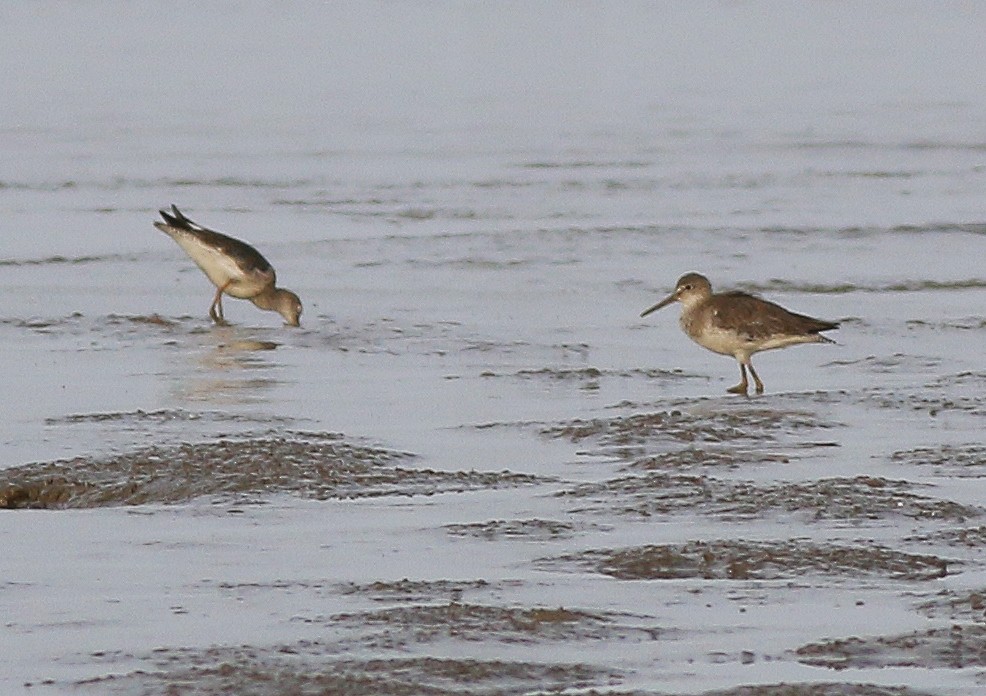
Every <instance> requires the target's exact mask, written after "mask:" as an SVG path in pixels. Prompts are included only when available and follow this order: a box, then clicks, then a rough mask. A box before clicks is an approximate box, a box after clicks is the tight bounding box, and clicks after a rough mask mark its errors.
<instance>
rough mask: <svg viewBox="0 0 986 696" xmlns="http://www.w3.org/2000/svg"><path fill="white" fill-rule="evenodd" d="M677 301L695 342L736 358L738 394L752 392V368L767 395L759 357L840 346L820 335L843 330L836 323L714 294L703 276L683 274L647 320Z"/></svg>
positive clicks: (739, 294)
mask: <svg viewBox="0 0 986 696" xmlns="http://www.w3.org/2000/svg"><path fill="white" fill-rule="evenodd" d="M672 302H680V303H681V304H682V310H681V318H680V319H679V320H678V321H679V323H680V324H681V329H682V331H684V332H685V333H686V334H688V337H689V338H690V339H692V340H693V341H695V343H697V344H699V345H700V346H702V347H703V348H708V349H709V350H711V351H712V352H713V353H719V354H720V355H732V356H733V357H734V358H736V361H737V362H738V363H739V367H740V383H739V384H737V385H736V386H735V387H730V388H729V389H728V390H727V391H730V392H732V393H734V394H746V393H747V387H748V382H747V381H746V370H747V368H749V370H750V375H751V376H752V377H753V382H754V384H756V389H757V394H762V393H763V382H761V381H760V377H759V376H758V375H757V373H756V370H754V369H753V363H752V362H750V357H751V356H752V355H753V354H754V353H759V352H760V351H762V350H772V349H774V348H786V347H787V346H793V345H797V344H799V343H835V341H833V340H831V339H829V338H826V337H825V336H823V335H822V334H821V332H822V331H829V330H831V329H837V328H839V324H838V323H836V322H833V321H824V320H822V319H815V318H814V317H808V316H805V315H804V314H795V313H794V312H789V311H787V310H786V309H784V308H783V307H781V306H780V305H776V304H774V303H773V302H768V301H767V300H762V299H760V298H759V297H754V296H753V295H748V294H747V293H745V292H720V293H713V292H712V285H711V284H710V283H709V280H708V278H706V277H705V276H703V275H699V274H698V273H686V274H685V275H683V276H681V278H679V279H678V284H677V285H675V288H674V292H672V293H671V294H670V295H668V296H667V297H665V298H664V299H663V300H661V301H660V302H658V303H657V304H656V305H654V306H653V307H650V308H648V309H646V310H644V311H643V312H642V313H641V315H640V316H642V317H646V316H647V315H648V314H650V313H651V312H654V311H657V310H658V309H660V308H661V307H665V306H667V305H669V304H671V303H672Z"/></svg>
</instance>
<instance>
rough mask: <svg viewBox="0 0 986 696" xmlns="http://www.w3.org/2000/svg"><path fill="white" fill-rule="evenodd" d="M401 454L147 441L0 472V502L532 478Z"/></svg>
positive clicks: (331, 439)
mask: <svg viewBox="0 0 986 696" xmlns="http://www.w3.org/2000/svg"><path fill="white" fill-rule="evenodd" d="M411 459H413V455H411V454H409V453H407V452H398V451H395V450H388V449H382V448H379V447H370V446H366V445H362V444H354V443H350V442H346V441H345V440H343V439H342V436H340V435H337V434H331V433H290V434H288V435H285V436H277V437H273V436H265V437H259V438H243V439H220V440H217V441H213V442H206V443H199V444H188V443H186V444H181V445H178V446H174V447H157V446H155V447H149V448H146V449H141V450H137V451H135V452H131V453H125V454H118V455H112V456H107V457H101V458H100V457H94V458H89V457H77V458H75V459H69V460H59V461H54V462H46V463H38V464H27V465H23V466H17V467H13V468H10V469H4V470H0V508H94V507H107V506H119V505H145V504H162V503H165V504H169V503H183V502H187V501H190V500H192V499H195V498H199V497H203V496H210V497H213V498H215V499H217V502H227V501H228V502H237V503H251V502H252V503H257V502H262V500H263V498H266V497H269V496H272V495H276V494H291V495H297V496H300V497H304V498H314V499H316V500H327V499H348V498H366V497H378V496H416V495H432V494H436V493H450V492H463V491H470V490H480V489H491V488H503V487H512V486H522V485H530V484H534V483H538V482H540V480H541V479H539V478H538V477H535V476H529V475H525V474H515V473H511V472H506V471H504V472H478V471H451V472H450V471H433V470H430V469H413V468H406V467H402V466H398V464H400V463H403V462H407V461H409V460H411Z"/></svg>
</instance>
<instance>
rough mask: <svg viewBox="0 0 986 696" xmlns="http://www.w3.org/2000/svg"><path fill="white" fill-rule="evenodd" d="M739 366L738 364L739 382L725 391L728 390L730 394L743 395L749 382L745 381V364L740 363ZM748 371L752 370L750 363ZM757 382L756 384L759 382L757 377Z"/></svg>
mask: <svg viewBox="0 0 986 696" xmlns="http://www.w3.org/2000/svg"><path fill="white" fill-rule="evenodd" d="M739 366H740V383H739V384H737V385H736V386H735V387H730V388H729V389H727V390H726V391H728V392H729V393H730V394H743V395H744V396H745V395H746V390H747V387H748V386H749V382H747V381H746V365H744V364H743V363H740V364H739ZM750 372H753V366H752V365H751V366H750ZM754 379H757V378H756V376H755V375H754ZM757 383H758V384H759V383H760V380H759V379H757Z"/></svg>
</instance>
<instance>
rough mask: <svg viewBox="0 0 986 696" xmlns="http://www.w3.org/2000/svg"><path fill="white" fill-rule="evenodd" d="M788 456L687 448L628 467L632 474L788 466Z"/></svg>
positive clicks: (665, 453)
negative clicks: (635, 472) (770, 465)
mask: <svg viewBox="0 0 986 696" xmlns="http://www.w3.org/2000/svg"><path fill="white" fill-rule="evenodd" d="M790 461H791V457H790V456H789V455H787V454H778V453H771V452H766V451H764V450H762V449H759V448H756V449H753V448H751V449H738V448H735V447H719V448H716V447H685V448H683V449H678V450H673V451H670V452H663V453H661V454H655V455H650V456H646V457H640V458H637V459H634V460H633V462H632V463H631V464H629V465H628V466H627V467H626V468H627V469H628V470H630V471H658V472H667V473H670V472H687V471H702V470H705V469H725V470H733V469H738V468H740V467H745V466H750V465H758V464H761V465H762V464H787V463H789V462H790Z"/></svg>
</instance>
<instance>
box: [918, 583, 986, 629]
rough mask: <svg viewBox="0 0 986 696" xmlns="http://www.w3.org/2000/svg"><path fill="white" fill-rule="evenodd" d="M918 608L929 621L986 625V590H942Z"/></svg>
mask: <svg viewBox="0 0 986 696" xmlns="http://www.w3.org/2000/svg"><path fill="white" fill-rule="evenodd" d="M917 608H918V611H920V612H921V613H922V614H924V615H925V616H927V617H928V618H929V619H945V620H947V621H949V622H951V623H973V624H978V625H986V588H983V589H980V590H978V591H972V592H956V591H954V590H942V591H941V592H939V593H937V594H936V595H934V596H933V597H932V598H931V599H928V600H925V601H923V602H921V603H920V604H918V607H917Z"/></svg>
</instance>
